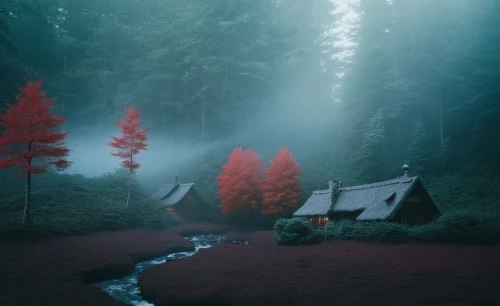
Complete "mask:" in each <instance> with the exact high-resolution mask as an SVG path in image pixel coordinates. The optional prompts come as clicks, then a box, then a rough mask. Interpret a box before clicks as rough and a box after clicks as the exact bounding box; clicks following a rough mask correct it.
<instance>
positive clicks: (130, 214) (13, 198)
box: [0, 170, 178, 238]
mask: <svg viewBox="0 0 500 306" xmlns="http://www.w3.org/2000/svg"><path fill="white" fill-rule="evenodd" d="M32 188H33V189H32V190H33V191H32V196H31V210H30V214H31V219H32V225H31V226H30V227H29V228H28V229H24V228H23V227H22V225H21V221H22V215H23V209H24V197H25V193H24V189H21V188H12V189H2V190H1V192H0V236H3V237H4V238H9V237H10V238H29V237H43V236H50V235H73V234H86V233H92V232H97V231H103V230H117V229H127V228H164V227H169V226H172V225H173V224H175V223H176V222H178V221H176V220H175V219H174V218H173V217H172V215H170V214H169V213H167V212H165V211H164V210H162V209H161V208H160V207H159V205H158V203H157V202H155V201H152V200H149V199H148V196H147V195H146V194H145V193H144V192H143V191H142V190H141V188H140V186H139V185H138V184H137V183H136V182H134V183H133V185H132V193H131V201H130V203H129V207H126V204H125V203H126V198H127V176H126V173H124V172H123V171H120V170H119V171H116V172H114V173H108V174H105V175H102V176H100V177H95V178H85V177H84V176H82V175H68V174H64V175H57V174H50V173H49V174H47V175H45V174H44V175H40V176H39V177H38V178H37V177H35V180H34V181H33V186H32Z"/></svg>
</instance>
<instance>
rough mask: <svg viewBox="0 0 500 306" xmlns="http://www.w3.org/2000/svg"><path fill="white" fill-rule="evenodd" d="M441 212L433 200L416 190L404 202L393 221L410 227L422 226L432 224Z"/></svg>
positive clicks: (421, 191)
mask: <svg viewBox="0 0 500 306" xmlns="http://www.w3.org/2000/svg"><path fill="white" fill-rule="evenodd" d="M438 214H439V211H438V210H437V209H436V207H435V205H434V203H433V202H432V199H430V197H429V196H427V194H426V193H425V192H424V191H423V190H421V189H416V190H415V191H414V192H412V193H411V194H410V195H409V196H408V198H406V200H405V201H404V202H403V204H402V205H401V208H400V209H399V210H398V212H397V213H396V216H395V217H394V219H393V221H395V222H398V223H403V224H408V225H422V224H426V223H429V222H431V221H432V220H433V219H434V218H435V217H436V215H438Z"/></svg>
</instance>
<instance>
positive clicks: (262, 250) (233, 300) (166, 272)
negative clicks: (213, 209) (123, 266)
mask: <svg viewBox="0 0 500 306" xmlns="http://www.w3.org/2000/svg"><path fill="white" fill-rule="evenodd" d="M231 239H232V240H241V239H249V240H250V244H248V245H237V244H221V245H219V246H216V247H214V248H210V249H203V250H200V251H199V252H198V253H196V254H195V255H194V256H192V257H189V258H183V259H179V260H176V261H173V262H168V263H166V264H161V265H158V266H155V267H152V268H151V269H148V270H146V271H144V272H143V273H141V275H140V277H139V284H140V286H141V291H142V292H143V294H144V296H145V297H146V299H147V300H150V301H153V302H154V303H155V305H157V306H160V305H220V306H223V305H258V306H265V305H273V306H276V305H311V306H313V305H314V306H316V305H384V306H387V305H404V306H406V305H436V306H437V305H439V306H442V305H477V306H480V305H484V306H486V305H500V265H499V260H500V247H499V246H490V247H487V246H465V245H440V244H423V243H408V244H401V245H392V244H383V243H366V242H354V241H330V242H325V243H322V244H318V245H312V246H275V245H274V242H273V232H256V233H254V234H246V235H235V236H233V237H231Z"/></svg>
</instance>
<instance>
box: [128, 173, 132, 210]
mask: <svg viewBox="0 0 500 306" xmlns="http://www.w3.org/2000/svg"><path fill="white" fill-rule="evenodd" d="M131 182H132V171H130V173H129V176H128V195H127V208H128V202H129V201H130V186H131Z"/></svg>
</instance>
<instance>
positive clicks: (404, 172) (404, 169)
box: [403, 164, 410, 177]
mask: <svg viewBox="0 0 500 306" xmlns="http://www.w3.org/2000/svg"><path fill="white" fill-rule="evenodd" d="M409 173H410V167H409V166H408V165H407V164H404V165H403V176H405V177H407V176H408V174H409Z"/></svg>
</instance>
